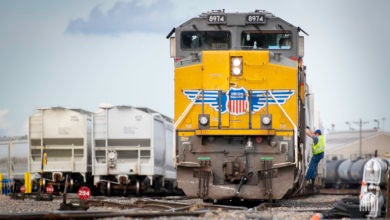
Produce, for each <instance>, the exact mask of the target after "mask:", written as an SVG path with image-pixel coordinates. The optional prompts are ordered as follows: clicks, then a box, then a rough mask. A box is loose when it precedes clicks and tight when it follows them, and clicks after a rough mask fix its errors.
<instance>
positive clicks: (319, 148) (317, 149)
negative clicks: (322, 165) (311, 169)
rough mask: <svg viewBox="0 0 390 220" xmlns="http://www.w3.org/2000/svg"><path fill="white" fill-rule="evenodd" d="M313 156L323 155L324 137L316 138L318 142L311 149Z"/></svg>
mask: <svg viewBox="0 0 390 220" xmlns="http://www.w3.org/2000/svg"><path fill="white" fill-rule="evenodd" d="M312 151H313V155H317V154H320V153H323V152H324V151H325V139H324V136H322V135H320V136H318V142H317V144H316V145H313V147H312Z"/></svg>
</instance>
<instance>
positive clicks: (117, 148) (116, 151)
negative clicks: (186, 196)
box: [92, 106, 176, 194]
mask: <svg viewBox="0 0 390 220" xmlns="http://www.w3.org/2000/svg"><path fill="white" fill-rule="evenodd" d="M92 174H93V176H94V185H95V186H96V187H97V188H98V189H99V190H100V192H101V193H102V194H112V193H118V192H123V194H128V193H131V194H139V193H144V192H148V191H149V189H152V188H154V189H155V190H159V189H161V188H162V187H164V186H165V188H172V187H173V186H174V185H175V182H174V181H175V179H176V171H175V169H174V166H173V124H172V119H170V118H168V117H166V116H164V115H161V114H160V113H157V112H155V111H153V110H151V109H148V108H135V107H131V106H111V107H106V108H102V109H101V110H100V111H98V112H97V113H96V114H95V118H94V127H93V160H92Z"/></svg>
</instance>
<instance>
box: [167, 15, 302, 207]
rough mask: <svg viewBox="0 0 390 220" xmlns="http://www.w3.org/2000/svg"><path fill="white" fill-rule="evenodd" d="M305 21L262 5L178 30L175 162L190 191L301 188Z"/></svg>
mask: <svg viewBox="0 0 390 220" xmlns="http://www.w3.org/2000/svg"><path fill="white" fill-rule="evenodd" d="M300 32H303V33H305V32H304V31H303V30H302V29H301V28H299V27H296V26H293V25H292V24H290V23H288V22H286V21H285V20H283V19H281V18H279V17H276V16H274V15H273V14H271V13H269V12H266V11H263V10H256V11H254V12H250V13H226V12H225V11H224V10H217V11H211V12H207V13H202V14H201V15H200V16H199V17H195V18H192V19H190V20H188V21H186V22H185V23H183V24H181V25H180V26H178V27H176V28H174V29H172V31H171V32H170V33H169V34H168V36H167V38H170V44H171V57H173V58H174V65H175V72H174V80H175V88H174V96H175V99H174V103H175V104H174V105H175V106H174V111H175V113H174V121H175V125H174V126H175V133H176V145H175V165H176V168H177V182H178V186H179V188H181V189H182V190H183V191H184V192H185V194H186V195H187V196H189V197H198V198H204V199H213V200H222V199H228V198H239V199H248V200H251V199H255V200H259V199H281V198H283V197H285V196H286V195H292V194H297V193H300V192H302V189H303V187H304V184H305V181H304V173H305V164H306V162H305V158H306V157H305V156H304V152H305V144H304V143H305V134H304V129H305V127H306V123H305V95H306V94H305V93H306V90H307V85H306V79H305V67H304V66H303V65H302V57H303V48H304V47H303V46H304V44H303V43H304V38H303V36H300Z"/></svg>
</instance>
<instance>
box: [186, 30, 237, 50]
mask: <svg viewBox="0 0 390 220" xmlns="http://www.w3.org/2000/svg"><path fill="white" fill-rule="evenodd" d="M230 42H231V37H230V32H228V31H183V32H182V33H181V48H182V49H191V50H226V49H229V48H230V47H231V43H230Z"/></svg>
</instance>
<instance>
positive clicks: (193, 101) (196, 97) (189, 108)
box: [175, 90, 203, 130]
mask: <svg viewBox="0 0 390 220" xmlns="http://www.w3.org/2000/svg"><path fill="white" fill-rule="evenodd" d="M202 91H203V90H199V91H198V93H197V94H196V95H195V97H194V98H193V99H192V100H191V102H190V104H188V106H187V108H186V109H185V110H184V112H183V113H182V114H181V115H180V117H179V118H178V119H177V121H176V122H175V130H176V128H177V127H178V126H179V125H180V124H181V122H182V121H183V119H184V117H185V116H187V114H188V112H189V111H190V110H191V108H192V106H194V104H195V101H196V100H197V99H198V97H199V95H200V93H201V92H202Z"/></svg>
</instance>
